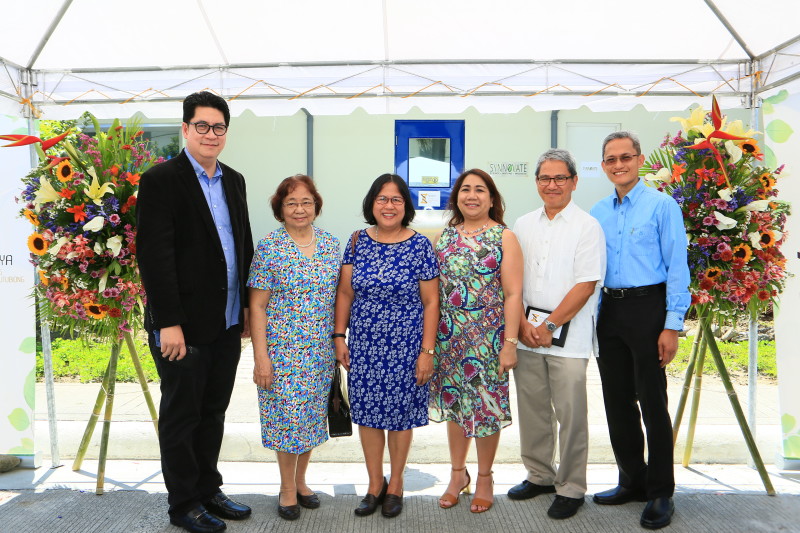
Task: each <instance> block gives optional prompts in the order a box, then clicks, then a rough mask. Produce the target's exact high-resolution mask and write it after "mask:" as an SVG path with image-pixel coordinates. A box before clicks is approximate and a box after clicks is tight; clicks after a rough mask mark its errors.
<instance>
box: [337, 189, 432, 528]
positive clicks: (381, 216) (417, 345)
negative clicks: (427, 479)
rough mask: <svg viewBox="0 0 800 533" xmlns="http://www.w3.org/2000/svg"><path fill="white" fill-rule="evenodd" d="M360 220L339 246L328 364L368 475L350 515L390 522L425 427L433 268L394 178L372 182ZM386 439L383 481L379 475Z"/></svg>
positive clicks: (406, 195) (424, 239) (425, 242)
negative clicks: (416, 438)
mask: <svg viewBox="0 0 800 533" xmlns="http://www.w3.org/2000/svg"><path fill="white" fill-rule="evenodd" d="M363 212H364V218H365V219H366V221H367V223H368V224H373V226H372V227H370V228H367V229H366V230H360V231H357V232H355V233H354V234H353V237H352V238H351V239H350V241H348V242H347V243H346V246H345V253H344V261H343V264H342V270H341V273H340V277H339V286H338V289H337V293H336V327H335V333H334V338H335V344H336V359H337V361H338V362H339V363H341V364H342V365H343V366H344V367H345V369H346V370H348V372H349V374H348V378H349V379H348V382H349V392H350V413H351V415H352V418H353V422H355V423H356V424H358V426H359V436H360V438H361V447H362V449H363V451H364V459H365V461H366V463H367V473H368V474H369V487H368V489H367V495H366V497H364V499H363V500H362V501H361V503H360V504H359V506H358V508H357V509H356V510H355V513H356V514H357V515H359V516H367V515H370V514H372V513H373V512H375V510H376V509H377V507H378V505H379V504H382V507H381V514H383V516H385V517H388V518H392V517H395V516H397V515H399V514H400V512H401V511H402V509H403V471H404V470H405V466H406V460H407V459H408V452H409V450H410V448H411V437H412V429H413V428H415V427H419V426H425V425H427V424H428V412H427V401H428V381H429V380H430V378H431V374H432V373H433V354H434V342H435V339H436V323H437V322H438V320H439V295H438V286H439V280H438V276H439V269H438V266H437V263H436V258H435V257H434V255H433V247H432V246H431V243H430V241H429V240H428V238H427V237H425V236H423V235H421V234H419V233H417V232H415V231H413V230H411V229H409V228H408V227H407V226H408V224H409V223H410V222H411V220H412V219H413V218H414V206H413V204H412V202H411V195H410V194H409V191H408V186H407V185H406V183H405V181H404V180H403V179H402V178H401V177H399V176H397V175H395V174H384V175H382V176H380V177H379V178H378V179H376V180H375V181H374V182H373V184H372V187H371V188H370V190H369V192H368V193H367V196H366V197H365V198H364V203H363ZM347 327H349V328H350V333H349V336H348V343H345V329H346V328H347ZM387 433H388V435H387ZM387 440H388V443H389V458H390V462H391V476H390V478H389V479H390V480H389V482H387V481H386V478H385V477H384V475H383V452H384V446H385V444H386V441H387Z"/></svg>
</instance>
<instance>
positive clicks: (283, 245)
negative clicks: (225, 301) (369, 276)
mask: <svg viewBox="0 0 800 533" xmlns="http://www.w3.org/2000/svg"><path fill="white" fill-rule="evenodd" d="M314 234H315V235H316V238H317V245H316V250H315V252H314V255H313V256H312V257H311V258H308V257H306V256H305V255H303V253H302V252H301V251H300V250H299V249H298V248H297V246H295V244H294V242H292V240H291V238H290V237H289V234H288V233H286V230H285V229H284V228H283V227H281V228H278V229H277V230H275V231H273V232H271V233H269V234H268V235H267V236H266V237H264V238H263V239H262V240H261V241H260V242H259V243H258V248H257V249H256V253H255V256H254V257H253V264H252V265H251V266H250V278H249V279H248V281H247V286H248V287H253V288H256V289H261V290H268V291H270V293H271V295H270V299H269V303H268V304H267V311H266V312H267V353H268V354H269V357H270V359H271V360H272V369H273V382H272V386H271V387H270V388H269V390H265V389H262V388H260V387H259V388H258V404H259V411H260V413H261V439H262V442H263V444H264V447H266V448H269V449H271V450H275V451H279V452H287V453H296V454H301V453H305V452H307V451H309V450H311V449H313V448H315V447H316V446H319V445H320V444H322V443H323V442H325V441H326V440H328V425H327V414H328V393H329V392H330V388H331V379H332V378H333V367H334V364H335V360H336V358H335V355H334V350H333V341H332V340H331V334H332V333H333V303H334V300H335V298H336V280H337V279H338V277H339V240H338V239H337V238H336V237H334V236H332V235H331V234H330V233H327V232H325V231H322V230H321V229H319V228H314Z"/></svg>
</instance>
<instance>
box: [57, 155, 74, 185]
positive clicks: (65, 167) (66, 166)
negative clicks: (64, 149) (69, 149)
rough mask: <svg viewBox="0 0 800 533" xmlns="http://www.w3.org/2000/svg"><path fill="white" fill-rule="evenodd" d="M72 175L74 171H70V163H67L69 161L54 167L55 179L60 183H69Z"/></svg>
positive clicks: (67, 160) (66, 160)
mask: <svg viewBox="0 0 800 533" xmlns="http://www.w3.org/2000/svg"><path fill="white" fill-rule="evenodd" d="M73 174H74V171H73V170H72V163H70V162H69V159H65V160H63V161H62V162H61V163H59V164H58V166H57V167H56V177H57V178H58V181H60V182H61V183H66V182H68V181H71V180H72V176H73Z"/></svg>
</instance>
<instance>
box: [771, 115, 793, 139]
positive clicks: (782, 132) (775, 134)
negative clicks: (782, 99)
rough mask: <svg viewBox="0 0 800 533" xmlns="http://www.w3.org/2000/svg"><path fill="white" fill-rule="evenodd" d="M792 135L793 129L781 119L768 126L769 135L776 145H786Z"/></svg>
mask: <svg viewBox="0 0 800 533" xmlns="http://www.w3.org/2000/svg"><path fill="white" fill-rule="evenodd" d="M792 133H794V130H793V129H792V127H791V126H789V124H787V123H786V122H784V121H783V120H781V119H779V118H776V119H775V120H773V121H772V122H770V123H769V124H767V135H769V138H770V139H772V140H773V141H774V142H776V143H785V142H786V141H787V140H788V139H789V137H790V136H791V135H792Z"/></svg>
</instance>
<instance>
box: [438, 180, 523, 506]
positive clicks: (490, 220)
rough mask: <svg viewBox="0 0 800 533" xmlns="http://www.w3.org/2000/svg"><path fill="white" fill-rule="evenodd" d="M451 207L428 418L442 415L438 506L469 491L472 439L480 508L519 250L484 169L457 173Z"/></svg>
mask: <svg viewBox="0 0 800 533" xmlns="http://www.w3.org/2000/svg"><path fill="white" fill-rule="evenodd" d="M448 208H449V209H450V211H451V212H452V215H451V218H450V221H449V222H448V225H447V227H446V228H445V229H444V231H443V232H442V234H441V236H440V237H439V238H438V239H437V242H436V255H437V258H438V259H439V268H440V270H441V274H440V284H439V287H440V290H439V296H440V309H441V320H440V322H439V330H438V334H437V339H436V357H437V364H438V368H437V372H436V374H435V375H434V377H433V379H432V380H431V397H430V418H431V420H433V421H435V422H442V421H447V440H448V444H449V447H450V461H451V466H452V472H451V475H450V484H449V485H448V487H447V491H446V492H445V493H444V494H443V495H442V497H441V498H440V499H439V506H440V507H442V508H443V509H447V508H450V507H453V506H454V505H456V504H457V503H458V495H459V492H462V491H464V492H466V491H467V490H468V489H469V485H470V476H469V473H468V472H467V469H466V460H467V452H468V451H469V446H470V442H471V440H472V438H475V447H476V449H477V452H478V477H477V479H476V482H475V497H474V498H473V499H472V505H471V507H470V510H471V511H472V512H473V513H482V512H484V511H488V510H489V509H490V508H491V506H492V503H493V494H492V488H493V480H492V464H493V463H494V456H495V453H496V452H497V446H498V444H499V443H500V430H501V429H502V428H503V427H505V426H507V425H509V424H510V423H511V409H510V407H509V401H508V371H509V370H510V369H512V368H514V367H515V366H516V364H517V354H516V348H517V347H516V344H517V331H518V328H519V320H520V317H521V315H522V250H521V249H520V246H519V243H518V242H517V239H516V237H515V236H514V234H513V233H512V232H511V230H509V229H508V228H507V227H506V226H505V223H504V222H503V211H504V205H503V198H502V197H501V196H500V192H499V191H498V190H497V187H496V186H495V184H494V181H493V180H492V178H491V176H489V174H487V173H486V172H484V171H483V170H479V169H472V170H468V171H466V172H464V173H463V174H461V176H459V178H458V180H456V183H455V185H454V186H453V191H452V194H451V195H450V205H449V206H448Z"/></svg>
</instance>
